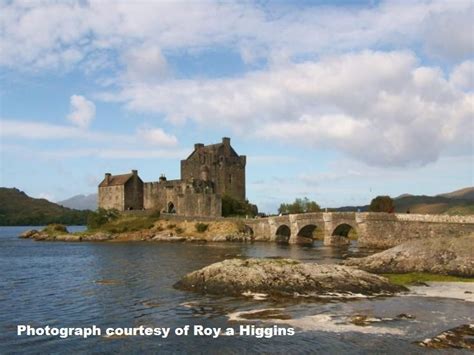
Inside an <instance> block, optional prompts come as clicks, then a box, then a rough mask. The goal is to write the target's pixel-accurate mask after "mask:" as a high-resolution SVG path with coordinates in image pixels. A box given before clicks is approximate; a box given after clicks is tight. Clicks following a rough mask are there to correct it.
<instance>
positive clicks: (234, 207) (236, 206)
mask: <svg viewBox="0 0 474 355" xmlns="http://www.w3.org/2000/svg"><path fill="white" fill-rule="evenodd" d="M257 213H258V209H257V206H256V205H252V204H251V203H249V201H248V200H245V201H244V202H242V201H239V200H236V199H235V198H233V197H231V196H229V195H224V196H222V216H223V217H230V216H250V217H254V216H256V215H257Z"/></svg>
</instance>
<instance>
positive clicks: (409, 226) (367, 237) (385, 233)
mask: <svg viewBox="0 0 474 355" xmlns="http://www.w3.org/2000/svg"><path fill="white" fill-rule="evenodd" d="M357 228H358V233H359V240H358V241H359V245H362V246H370V247H377V248H390V247H393V246H396V245H398V244H401V243H403V242H405V241H408V240H413V239H419V238H429V237H435V236H445V237H452V236H460V235H464V234H468V233H473V232H474V216H445V215H416V214H386V213H361V214H359V216H357Z"/></svg>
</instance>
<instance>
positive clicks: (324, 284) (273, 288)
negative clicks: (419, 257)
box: [174, 259, 406, 298]
mask: <svg viewBox="0 0 474 355" xmlns="http://www.w3.org/2000/svg"><path fill="white" fill-rule="evenodd" d="M174 286H175V287H176V288H178V289H184V290H191V291H197V292H203V293H210V294H219V295H230V296H237V295H242V294H243V293H248V292H255V293H265V294H270V295H275V296H294V295H301V296H310V297H320V296H323V297H336V298H337V297H345V296H349V295H354V294H362V295H374V296H375V295H393V294H394V293H396V292H400V291H405V290H406V288H404V287H402V286H398V285H393V284H391V283H390V282H389V281H388V280H387V279H386V278H384V277H381V276H378V275H373V274H369V273H367V272H365V271H362V270H357V269H354V268H351V267H347V266H340V265H319V264H315V263H301V262H299V261H297V260H291V259H247V260H242V259H229V260H224V261H222V262H218V263H215V264H212V265H209V266H207V267H204V268H203V269H200V270H197V271H194V272H192V273H190V274H188V275H186V276H184V277H183V278H182V279H181V280H180V281H179V282H177V283H176V284H175V285H174Z"/></svg>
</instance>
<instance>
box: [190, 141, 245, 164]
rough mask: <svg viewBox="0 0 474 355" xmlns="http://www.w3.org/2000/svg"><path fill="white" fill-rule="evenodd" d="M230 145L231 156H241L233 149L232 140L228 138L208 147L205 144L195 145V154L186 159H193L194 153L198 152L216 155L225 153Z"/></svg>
mask: <svg viewBox="0 0 474 355" xmlns="http://www.w3.org/2000/svg"><path fill="white" fill-rule="evenodd" d="M225 140H228V141H227V142H228V143H225ZM226 145H228V147H229V150H228V151H229V154H230V155H231V156H235V157H238V156H239V155H238V154H237V152H236V151H235V150H234V148H232V146H231V145H230V139H228V138H223V139H222V142H221V143H215V144H208V145H204V144H201V143H196V144H195V145H194V150H193V152H192V153H191V154H190V155H189V156H188V157H187V158H186V159H189V158H191V157H192V156H193V155H194V153H195V152H196V151H198V150H199V151H204V152H214V154H217V153H224V152H225V146H226Z"/></svg>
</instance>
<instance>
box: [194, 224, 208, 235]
mask: <svg viewBox="0 0 474 355" xmlns="http://www.w3.org/2000/svg"><path fill="white" fill-rule="evenodd" d="M194 227H195V228H196V231H198V232H199V233H204V232H205V231H207V228H208V227H209V224H206V223H196V224H195V225H194Z"/></svg>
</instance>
